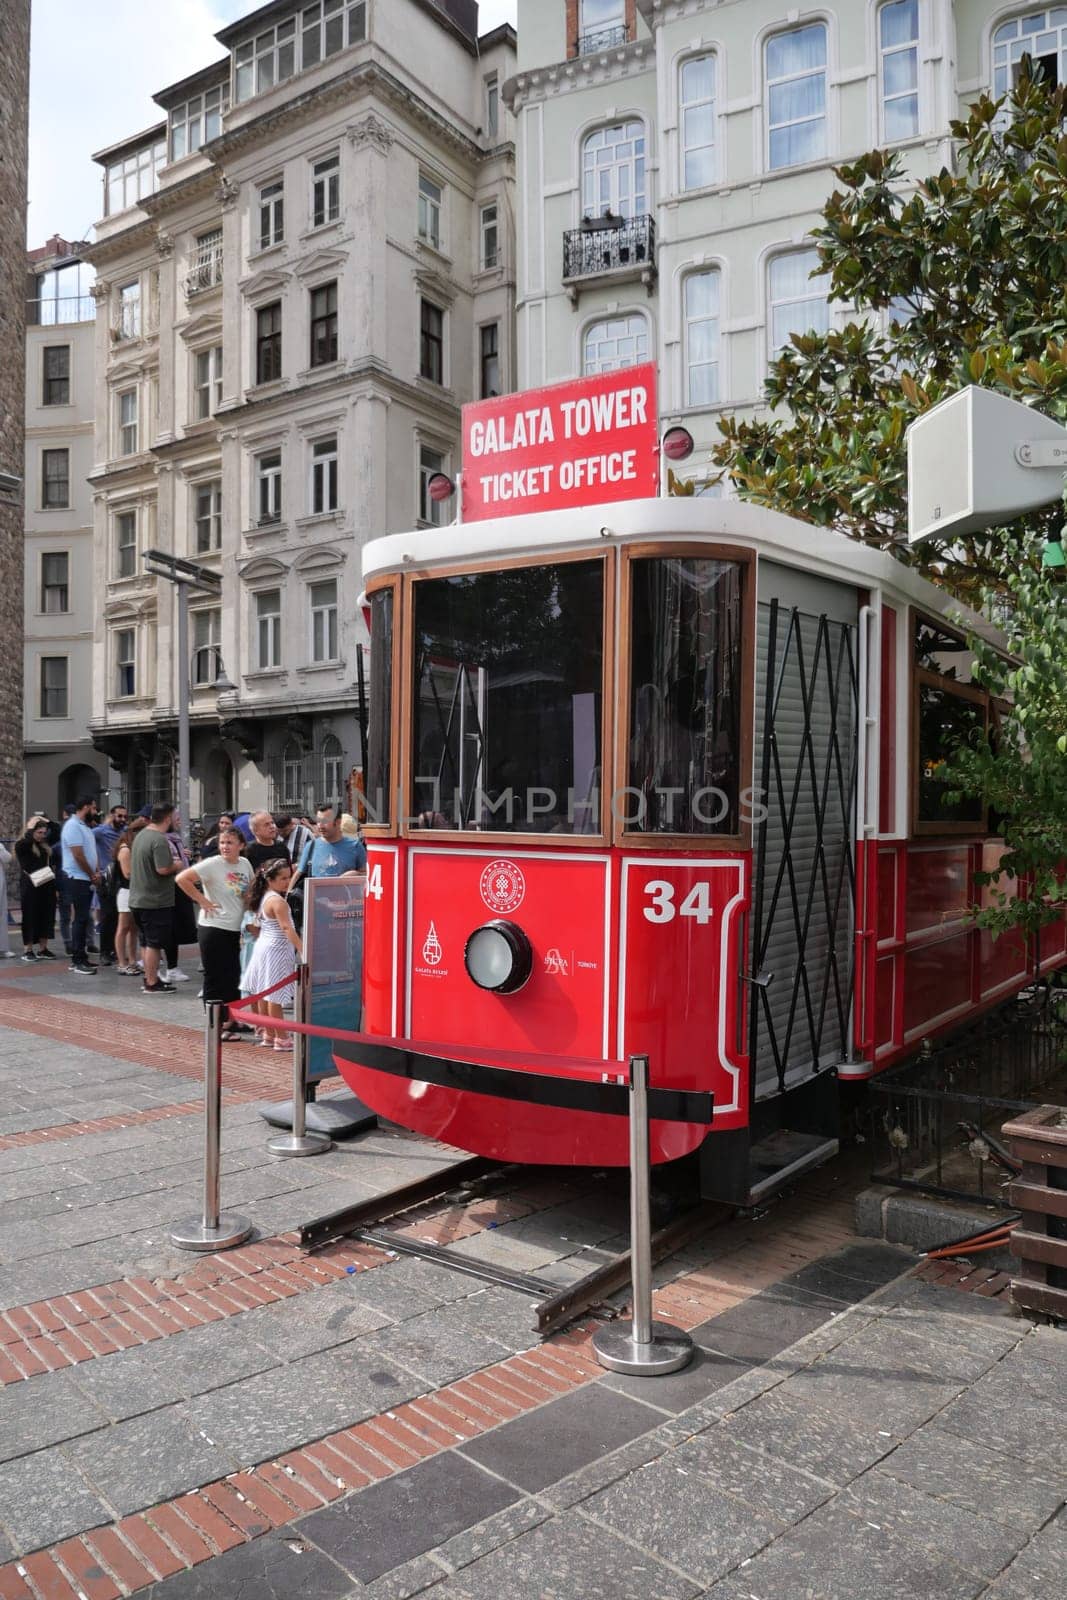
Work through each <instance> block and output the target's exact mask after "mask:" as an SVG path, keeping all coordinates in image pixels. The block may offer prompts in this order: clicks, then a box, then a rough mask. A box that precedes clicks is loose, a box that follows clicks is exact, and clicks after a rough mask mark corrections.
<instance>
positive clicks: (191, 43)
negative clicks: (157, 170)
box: [27, 0, 517, 248]
mask: <svg viewBox="0 0 1067 1600" xmlns="http://www.w3.org/2000/svg"><path fill="white" fill-rule="evenodd" d="M261 3H262V0H89V3H86V0H33V37H32V48H33V53H32V57H31V63H30V211H29V222H28V225H27V233H28V239H27V243H28V244H29V246H30V247H31V248H34V247H36V246H37V245H40V244H43V243H44V242H45V240H46V239H48V238H50V237H51V236H52V234H53V233H58V234H61V235H62V236H63V237H64V238H66V239H84V238H86V237H88V234H89V230H90V228H91V226H92V224H93V223H94V222H95V221H96V220H97V218H98V217H99V215H100V212H101V209H102V188H101V172H100V168H99V167H98V166H97V165H96V164H95V162H93V161H92V160H90V157H91V156H92V153H93V151H94V150H101V149H104V148H105V147H106V146H107V145H109V144H114V143H116V142H117V141H118V140H119V139H123V138H125V137H126V136H127V135H129V134H133V133H139V132H140V130H141V129H142V128H148V127H151V125H152V123H153V122H157V121H159V120H160V118H161V115H162V113H161V112H160V109H159V107H158V106H157V105H155V103H154V102H153V100H152V95H153V94H154V93H155V92H156V91H157V90H159V89H162V88H163V87H164V86H165V85H166V84H168V83H176V82H177V81H178V80H179V79H180V78H184V77H186V76H187V75H188V74H189V73H190V72H195V71H196V70H197V68H199V67H206V66H207V65H208V64H209V63H210V62H212V61H217V60H218V59H219V58H220V56H221V55H222V54H223V51H222V47H221V45H220V44H219V42H218V40H217V39H215V37H214V35H215V34H216V33H217V32H218V30H219V29H220V28H222V27H224V26H225V25H226V23H228V22H233V21H234V19H235V18H237V17H242V16H247V15H248V14H249V13H250V12H252V11H257V10H258V9H259V6H260V4H261ZM516 6H517V0H482V3H481V8H480V13H479V16H480V27H481V30H482V32H483V33H485V32H488V30H489V29H490V28H495V27H496V26H497V25H498V24H499V23H501V22H510V23H512V24H514V22H515V12H516Z"/></svg>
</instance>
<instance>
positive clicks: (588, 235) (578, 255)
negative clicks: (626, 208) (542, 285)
mask: <svg viewBox="0 0 1067 1600" xmlns="http://www.w3.org/2000/svg"><path fill="white" fill-rule="evenodd" d="M655 264H656V223H655V219H654V218H652V217H650V216H642V217H619V218H612V217H607V218H604V217H601V218H596V219H587V220H586V221H585V222H584V223H583V224H582V226H581V227H580V228H570V229H568V231H567V232H566V233H565V234H564V235H563V276H564V279H569V278H588V277H594V276H597V275H598V274H600V273H604V272H622V271H627V270H629V269H631V268H633V267H642V268H646V269H649V270H651V269H652V268H654V267H655Z"/></svg>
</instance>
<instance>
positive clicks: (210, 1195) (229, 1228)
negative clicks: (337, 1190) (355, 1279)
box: [170, 1000, 252, 1250]
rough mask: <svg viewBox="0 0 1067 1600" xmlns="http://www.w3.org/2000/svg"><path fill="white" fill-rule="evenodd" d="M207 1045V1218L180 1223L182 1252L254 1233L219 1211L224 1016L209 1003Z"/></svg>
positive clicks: (221, 1246) (222, 1246)
mask: <svg viewBox="0 0 1067 1600" xmlns="http://www.w3.org/2000/svg"><path fill="white" fill-rule="evenodd" d="M204 1009H205V1010H206V1012H207V1028H206V1030H205V1035H204V1041H205V1050H204V1214H203V1216H202V1217H190V1218H188V1220H187V1221H185V1222H179V1223H176V1224H175V1226H174V1227H173V1228H172V1229H171V1230H170V1240H171V1243H172V1244H176V1245H177V1246H178V1248H179V1250H229V1249H230V1248H231V1247H232V1246H233V1245H235V1244H243V1243H244V1241H245V1240H246V1239H247V1238H248V1236H249V1234H250V1233H251V1232H252V1224H251V1223H250V1222H249V1221H248V1219H247V1218H246V1217H238V1216H235V1215H234V1213H233V1212H232V1211H227V1212H223V1213H220V1211H219V1134H220V1131H221V1127H222V1015H223V1012H224V1010H225V1007H224V1006H222V1005H220V1004H219V1003H218V1002H217V1001H214V1000H209V1001H208V1003H207V1005H206V1006H205V1008H204Z"/></svg>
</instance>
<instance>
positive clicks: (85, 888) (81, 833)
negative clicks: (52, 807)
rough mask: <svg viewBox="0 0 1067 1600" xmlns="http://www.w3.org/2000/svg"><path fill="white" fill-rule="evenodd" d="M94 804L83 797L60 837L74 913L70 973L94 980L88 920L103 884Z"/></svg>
mask: <svg viewBox="0 0 1067 1600" xmlns="http://www.w3.org/2000/svg"><path fill="white" fill-rule="evenodd" d="M95 805H96V803H95V801H94V800H93V799H92V798H91V797H90V796H89V795H86V796H84V797H83V798H82V799H81V800H79V801H78V802H77V804H76V805H75V807H74V815H73V816H72V817H68V818H67V820H66V822H65V823H64V824H63V832H62V833H61V834H60V836H59V843H60V848H61V849H62V851H63V872H64V874H65V876H66V879H67V889H68V893H69V895H70V903H71V907H72V909H73V913H74V915H73V917H72V919H71V930H70V943H71V963H70V970H71V972H76V973H78V975H79V976H80V977H93V976H94V975H95V973H96V968H95V967H92V966H90V965H89V959H88V951H87V950H86V946H87V944H88V942H89V918H90V916H91V914H92V906H93V890H94V889H95V888H96V886H97V884H98V883H99V882H100V872H99V869H98V867H97V852H96V838H95V836H94V834H93V830H92V827H91V823H92V820H93V814H94V811H95Z"/></svg>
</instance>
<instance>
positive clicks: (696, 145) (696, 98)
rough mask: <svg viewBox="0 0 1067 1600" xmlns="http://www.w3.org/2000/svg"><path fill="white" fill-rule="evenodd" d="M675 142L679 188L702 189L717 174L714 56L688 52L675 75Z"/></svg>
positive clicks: (712, 180) (713, 179)
mask: <svg viewBox="0 0 1067 1600" xmlns="http://www.w3.org/2000/svg"><path fill="white" fill-rule="evenodd" d="M678 143H679V148H680V151H681V158H682V188H683V189H703V188H706V187H707V185H708V184H709V183H714V182H715V179H716V177H717V175H718V161H717V157H716V146H715V57H714V56H713V55H706V56H690V57H689V60H688V61H683V62H682V67H681V71H680V73H679V75H678Z"/></svg>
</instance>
